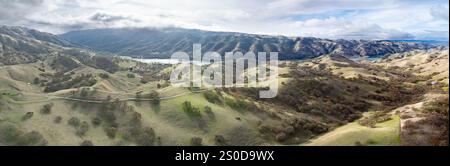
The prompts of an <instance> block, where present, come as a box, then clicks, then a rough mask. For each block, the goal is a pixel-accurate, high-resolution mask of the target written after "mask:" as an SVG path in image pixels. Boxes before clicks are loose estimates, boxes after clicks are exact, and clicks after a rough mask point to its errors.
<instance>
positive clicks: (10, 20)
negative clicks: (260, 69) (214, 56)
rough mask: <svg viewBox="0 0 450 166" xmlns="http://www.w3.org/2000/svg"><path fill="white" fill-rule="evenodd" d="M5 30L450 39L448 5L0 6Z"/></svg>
mask: <svg viewBox="0 0 450 166" xmlns="http://www.w3.org/2000/svg"><path fill="white" fill-rule="evenodd" d="M0 25H10V26H12V25H16V26H26V27H30V28H35V29H39V30H42V31H46V32H51V33H56V34H59V33H63V32H67V31H71V30H80V29H92V28H105V27H114V28H118V27H182V28H195V29H204V30H213V31H236V32H245V33H255V34H271V35H286V36H312V37H321V38H332V39H336V38H345V39H427V40H448V36H449V32H448V31H449V2H448V0H189V1H187V0H152V1H149V0H0Z"/></svg>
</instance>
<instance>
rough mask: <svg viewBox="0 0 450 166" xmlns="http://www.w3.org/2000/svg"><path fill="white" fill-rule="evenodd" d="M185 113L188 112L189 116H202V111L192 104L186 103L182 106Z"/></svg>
mask: <svg viewBox="0 0 450 166" xmlns="http://www.w3.org/2000/svg"><path fill="white" fill-rule="evenodd" d="M182 108H183V111H184V112H186V113H187V114H188V115H189V116H194V117H198V116H201V114H200V110H199V109H198V108H196V107H193V106H192V104H191V102H189V101H185V102H184V103H183V104H182Z"/></svg>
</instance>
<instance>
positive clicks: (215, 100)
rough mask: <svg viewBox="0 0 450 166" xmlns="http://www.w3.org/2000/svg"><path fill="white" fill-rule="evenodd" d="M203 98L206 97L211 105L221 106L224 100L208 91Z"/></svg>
mask: <svg viewBox="0 0 450 166" xmlns="http://www.w3.org/2000/svg"><path fill="white" fill-rule="evenodd" d="M203 96H205V98H206V100H208V102H210V103H215V104H220V103H221V102H222V100H220V96H219V95H217V94H216V93H214V92H213V91H206V92H204V93H203Z"/></svg>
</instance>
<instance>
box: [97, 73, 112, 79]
mask: <svg viewBox="0 0 450 166" xmlns="http://www.w3.org/2000/svg"><path fill="white" fill-rule="evenodd" d="M98 76H99V77H100V78H103V79H108V78H109V74H106V73H100V74H99V75H98Z"/></svg>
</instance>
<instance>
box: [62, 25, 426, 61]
mask: <svg viewBox="0 0 450 166" xmlns="http://www.w3.org/2000/svg"><path fill="white" fill-rule="evenodd" d="M59 36H60V37H61V38H63V39H65V40H67V41H70V42H72V43H74V44H77V45H83V46H86V47H87V48H90V49H92V50H95V51H101V52H108V53H115V54H119V55H122V56H131V57H143V58H170V55H171V54H172V53H174V52H178V51H184V52H187V53H192V45H193V44H194V43H198V44H202V50H203V52H207V51H216V52H219V53H220V54H222V55H223V54H224V53H225V52H232V51H233V52H234V51H242V52H249V51H253V52H279V57H280V59H311V58H315V57H318V56H321V55H326V54H341V55H345V56H347V57H350V56H369V57H374V56H383V55H387V54H393V53H400V52H407V51H412V50H416V49H429V48H432V47H434V46H432V45H429V44H425V43H422V44H418V43H409V42H391V41H386V40H374V41H368V40H344V39H338V40H331V39H320V38H313V37H286V36H269V35H255V34H245V33H238V32H213V31H202V30H195V29H180V28H165V29H164V28H162V29H156V28H106V29H90V30H80V31H72V32H68V33H65V34H61V35H59Z"/></svg>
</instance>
